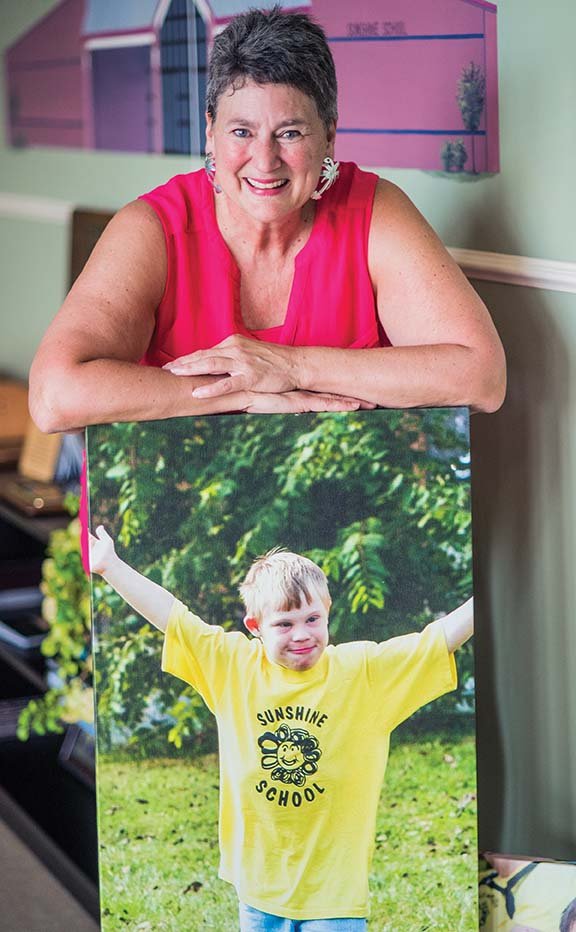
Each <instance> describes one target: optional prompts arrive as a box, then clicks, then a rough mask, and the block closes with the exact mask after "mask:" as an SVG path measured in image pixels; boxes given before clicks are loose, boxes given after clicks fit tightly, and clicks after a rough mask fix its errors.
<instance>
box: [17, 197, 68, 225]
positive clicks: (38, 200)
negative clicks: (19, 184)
mask: <svg viewBox="0 0 576 932" xmlns="http://www.w3.org/2000/svg"><path fill="white" fill-rule="evenodd" d="M73 210H74V204H69V203H67V201H59V200H56V199H55V198H51V197H31V196H29V195H27V194H12V193H10V192H8V191H0V218H2V219H6V220H13V219H16V220H32V221H38V222H40V223H67V222H68V220H69V218H70V216H71V214H72V212H73Z"/></svg>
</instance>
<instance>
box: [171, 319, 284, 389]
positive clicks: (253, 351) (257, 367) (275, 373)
mask: <svg viewBox="0 0 576 932" xmlns="http://www.w3.org/2000/svg"><path fill="white" fill-rule="evenodd" d="M297 356H298V354H297V352H296V351H295V350H294V348H293V347H286V346H278V345H277V344H275V343H263V342H262V341H261V340H253V339H250V338H249V337H244V336H241V335H240V334H234V335H233V336H230V337H227V338H226V339H225V340H222V342H221V343H218V344H217V345H216V346H214V347H212V348H211V349H205V350H197V351H196V352H195V353H190V354H189V355H187V356H180V357H179V358H178V359H175V360H174V361H173V362H169V363H167V364H166V365H165V366H164V367H163V368H164V369H167V370H168V371H169V372H171V373H172V374H173V375H185V376H190V375H195V376H198V375H211V376H222V378H221V379H217V380H215V381H213V382H211V383H210V384H209V385H202V386H200V387H199V388H195V389H194V391H193V392H192V395H193V397H194V398H216V397H218V396H219V395H228V394H230V393H231V392H241V391H249V392H267V393H270V392H271V393H278V392H291V391H293V390H294V389H297V388H298V378H297V365H296V360H297Z"/></svg>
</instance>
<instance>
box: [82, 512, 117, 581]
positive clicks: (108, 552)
mask: <svg viewBox="0 0 576 932" xmlns="http://www.w3.org/2000/svg"><path fill="white" fill-rule="evenodd" d="M89 541H90V571H91V572H92V573H98V574H99V575H100V576H105V575H106V573H108V571H109V570H110V568H111V567H112V566H113V565H114V563H115V562H116V561H117V560H118V556H117V554H116V550H115V549H114V541H113V540H112V538H111V537H110V535H109V533H108V531H106V530H105V529H104V528H103V527H102V525H101V524H100V525H99V526H98V527H97V528H96V536H94V534H90V533H89Z"/></svg>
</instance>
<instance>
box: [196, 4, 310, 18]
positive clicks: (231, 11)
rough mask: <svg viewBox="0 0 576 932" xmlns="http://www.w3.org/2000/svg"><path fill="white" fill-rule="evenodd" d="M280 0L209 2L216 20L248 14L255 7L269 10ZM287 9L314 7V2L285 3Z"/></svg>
mask: <svg viewBox="0 0 576 932" xmlns="http://www.w3.org/2000/svg"><path fill="white" fill-rule="evenodd" d="M277 2H278V0H258V2H255V0H208V4H209V6H210V9H211V10H212V12H213V14H214V16H215V17H216V19H226V18H227V17H228V16H237V15H238V13H246V12H247V11H248V10H250V9H253V8H254V7H255V6H256V7H257V8H258V9H259V10H268V9H270V7H273V6H275V5H276V3H277ZM282 6H283V7H284V8H285V9H288V10H289V9H293V8H294V7H306V6H308V7H309V6H312V0H300V2H299V3H283V4H282Z"/></svg>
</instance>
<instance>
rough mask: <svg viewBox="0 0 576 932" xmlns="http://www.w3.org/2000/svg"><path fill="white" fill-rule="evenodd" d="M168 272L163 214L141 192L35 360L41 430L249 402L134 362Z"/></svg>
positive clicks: (111, 228) (34, 408)
mask: <svg viewBox="0 0 576 932" xmlns="http://www.w3.org/2000/svg"><path fill="white" fill-rule="evenodd" d="M165 278H166V248H165V243H164V234H163V231H162V227H161V224H160V221H159V220H158V218H157V217H156V215H155V213H154V211H153V210H152V208H150V207H149V206H148V205H147V204H146V203H145V202H144V201H135V202H134V203H132V204H128V206H127V207H124V208H123V209H122V210H121V211H119V213H118V214H116V216H115V217H114V218H113V219H112V220H111V221H110V223H109V224H108V226H107V228H106V230H105V231H104V233H103V234H102V236H101V238H100V240H99V241H98V243H97V244H96V246H95V248H94V251H93V253H92V255H91V257H90V259H89V260H88V262H87V264H86V266H85V268H84V270H83V272H82V274H81V275H80V276H79V278H78V279H77V281H76V283H75V284H74V286H73V288H72V290H71V291H70V294H69V295H68V297H67V298H66V300H65V302H64V304H63V306H62V308H61V310H60V311H59V313H58V314H57V315H56V317H55V318H54V320H53V322H52V323H51V325H50V327H49V328H48V331H47V333H46V335H45V337H44V339H43V341H42V343H41V346H40V348H39V350H38V352H37V354H36V357H35V359H34V362H33V364H32V368H31V371H30V410H31V413H32V417H33V418H34V420H35V421H36V423H37V424H38V426H39V427H40V428H41V430H44V431H47V432H52V431H59V430H74V429H76V428H82V427H85V426H86V425H88V424H96V423H103V422H110V421H115V420H122V421H126V420H150V419H153V418H165V417H175V416H177V415H181V414H196V413H197V414H206V413H216V412H218V411H226V410H234V409H236V410H237V409H242V408H243V407H245V405H246V397H245V393H244V394H242V395H241V394H238V395H234V396H233V397H232V398H230V399H228V400H226V399H220V400H219V401H218V400H217V399H214V400H212V401H211V402H206V401H200V400H198V399H195V398H194V397H193V395H192V391H193V389H194V387H195V386H196V385H201V384H204V383H205V382H206V381H208V380H207V379H206V378H199V379H194V380H193V381H192V382H188V383H187V382H185V381H182V380H181V379H177V378H175V377H174V376H172V375H170V373H169V372H166V371H163V370H162V369H158V368H151V367H145V366H140V365H138V360H139V359H140V358H141V357H142V356H143V355H144V353H145V351H146V349H147V347H148V345H149V343H150V339H151V337H152V333H153V330H154V325H155V313H156V308H157V307H158V304H159V303H160V300H161V297H162V293H163V290H164V283H165ZM215 402H216V403H215Z"/></svg>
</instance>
